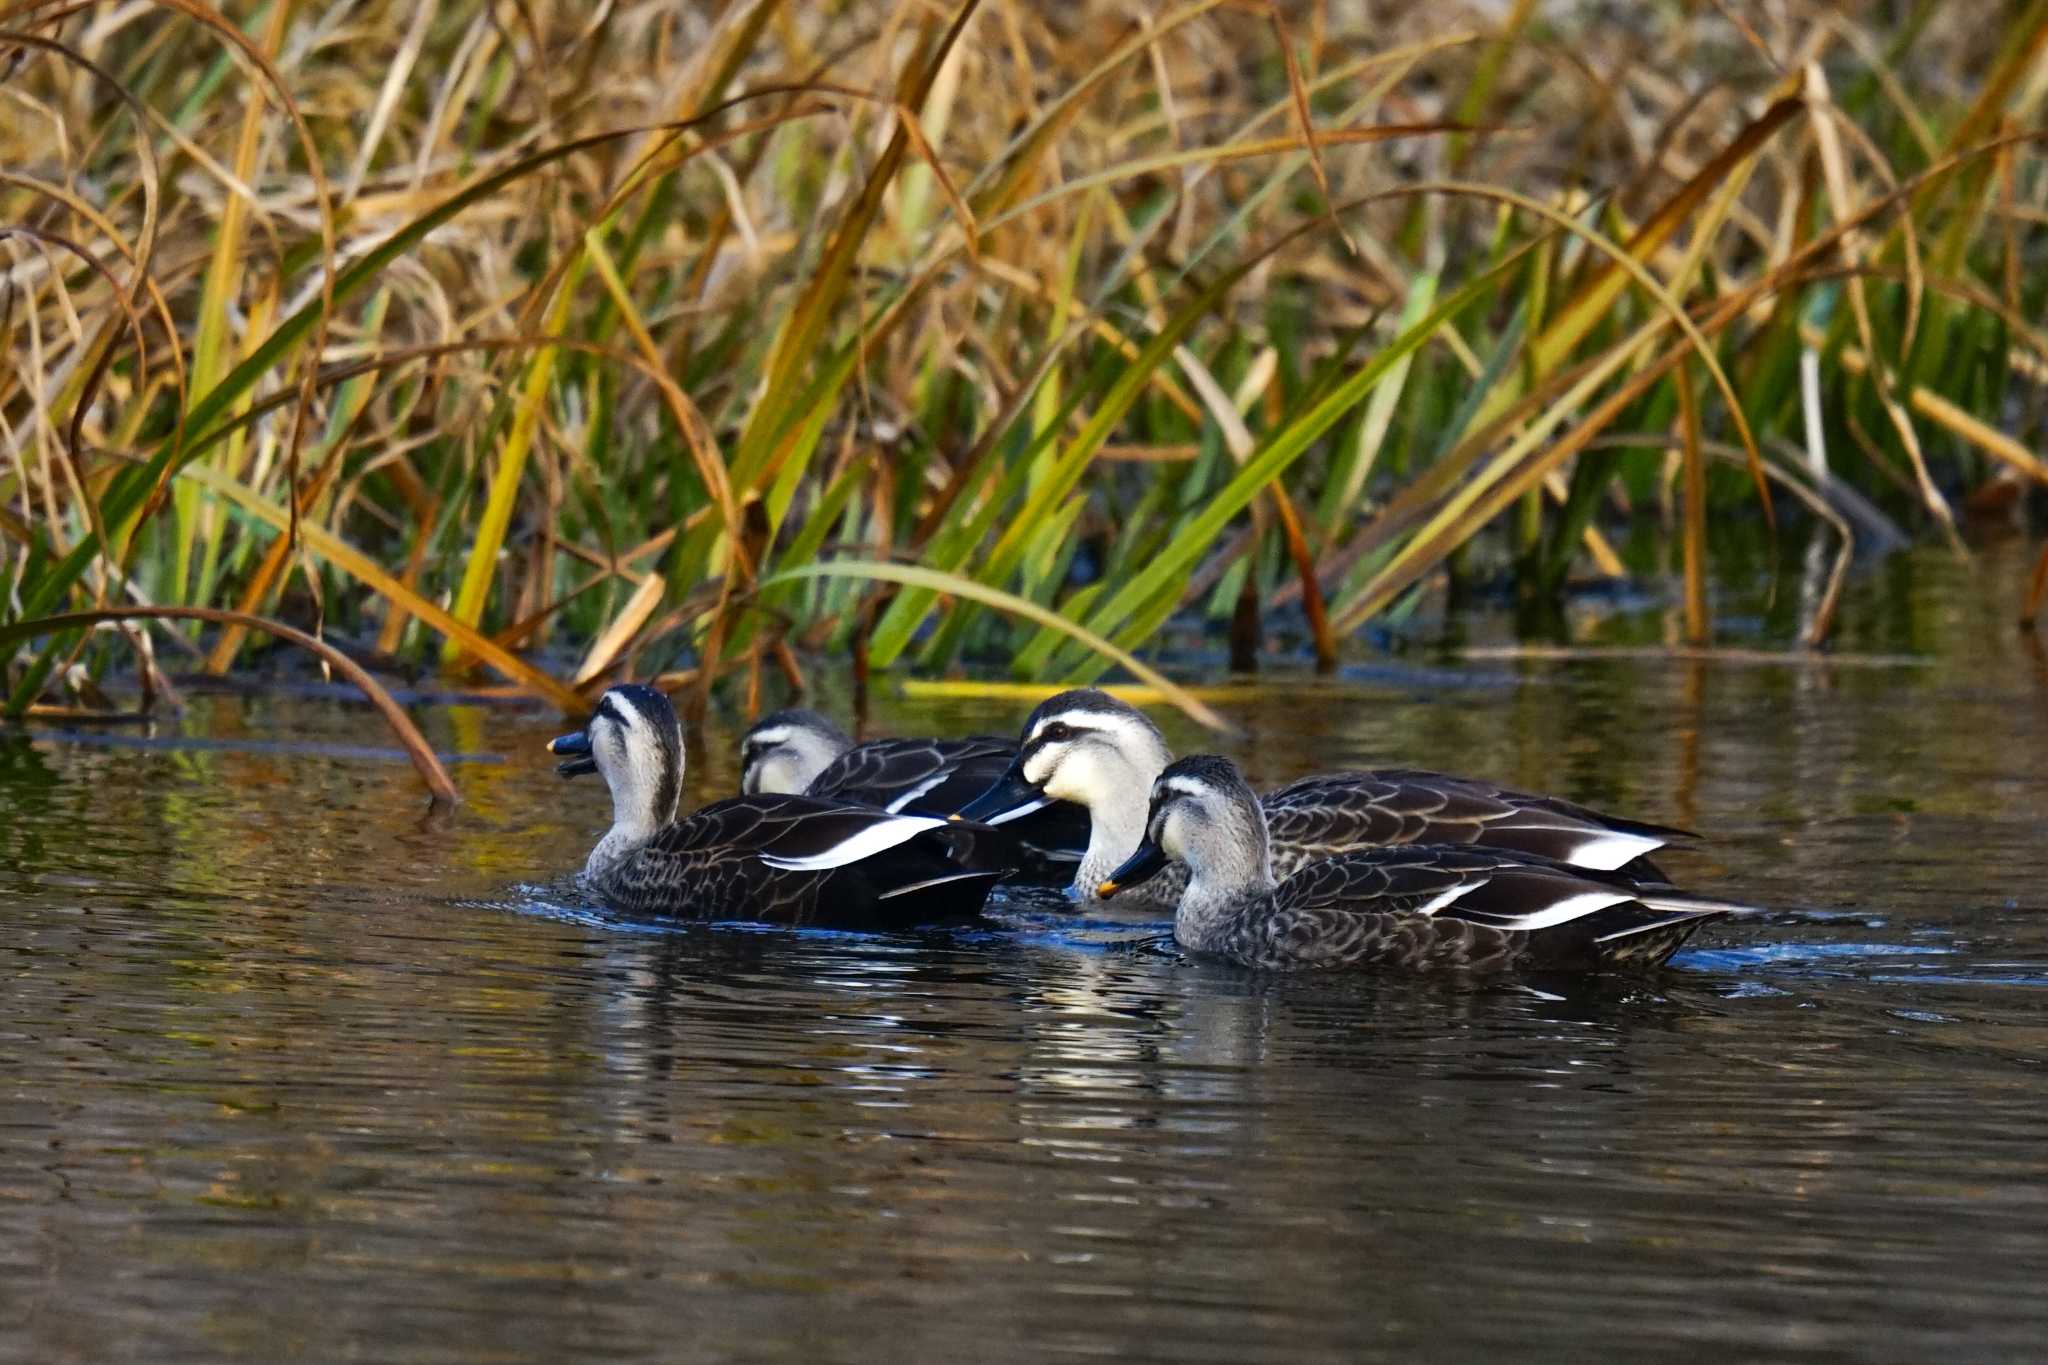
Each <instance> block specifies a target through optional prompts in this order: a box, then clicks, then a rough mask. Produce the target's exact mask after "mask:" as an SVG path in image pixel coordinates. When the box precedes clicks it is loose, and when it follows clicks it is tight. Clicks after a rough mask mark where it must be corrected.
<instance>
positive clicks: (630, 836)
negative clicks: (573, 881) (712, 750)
mask: <svg viewBox="0 0 2048 1365" xmlns="http://www.w3.org/2000/svg"><path fill="white" fill-rule="evenodd" d="M600 767H601V769H602V770H603V771H604V778H605V784H606V785H607V786H609V787H610V788H611V793H612V827H611V828H610V829H608V830H606V831H605V836H604V838H602V839H600V840H598V841H597V847H596V848H594V849H592V850H590V860H589V861H588V862H586V863H584V865H583V871H584V874H585V875H586V876H589V877H591V878H594V879H596V878H603V877H605V876H607V875H608V874H610V873H612V872H615V871H617V870H618V868H619V867H620V865H621V864H623V863H625V862H626V861H627V860H628V859H629V858H631V857H632V856H633V855H634V854H636V853H638V852H639V851H640V850H641V849H642V848H644V847H646V846H647V843H648V841H649V840H651V839H652V838H654V836H655V835H657V834H659V833H660V832H661V831H662V829H663V827H664V826H667V825H672V824H674V823H675V819H676V811H677V809H678V806H679V804H680V803H681V800H682V788H683V751H682V743H681V740H680V737H677V738H676V739H675V740H674V741H673V742H672V744H647V745H636V746H633V747H631V748H629V749H627V750H626V751H625V753H624V755H623V762H620V763H617V764H612V765H607V764H603V763H601V764H600Z"/></svg>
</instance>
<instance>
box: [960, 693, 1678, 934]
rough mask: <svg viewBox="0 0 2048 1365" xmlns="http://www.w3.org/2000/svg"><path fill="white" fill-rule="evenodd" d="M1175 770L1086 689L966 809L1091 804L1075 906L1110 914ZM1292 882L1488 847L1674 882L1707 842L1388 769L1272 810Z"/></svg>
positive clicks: (1055, 712) (1308, 780) (1153, 741)
mask: <svg viewBox="0 0 2048 1365" xmlns="http://www.w3.org/2000/svg"><path fill="white" fill-rule="evenodd" d="M1172 762H1173V751H1172V750H1171V749H1170V748H1168V747H1167V744H1166V738H1165V736H1163V735H1162V734H1160V732H1159V727H1158V726H1156V725H1154V724H1153V723H1152V721H1151V719H1150V717H1148V716H1146V715H1145V713H1144V712H1142V711H1140V710H1139V709H1138V708H1137V707H1135V706H1132V705H1130V704H1129V703H1128V702H1125V701H1123V700H1121V699H1119V698H1117V697H1114V696H1111V695H1110V694H1109V693H1107V692H1103V691H1099V690H1097V689H1094V688H1080V689H1076V690H1074V691H1068V692H1061V693H1059V694H1058V695H1056V696H1052V697H1048V698H1047V699H1046V700H1044V701H1043V702H1041V703H1039V705H1038V706H1037V707H1036V708H1035V709H1034V710H1033V711H1032V712H1031V715H1030V717H1029V718H1028V719H1027V720H1026V721H1025V722H1024V729H1023V732H1022V734H1021V736H1020V738H1019V741H1018V747H1017V757H1016V759H1015V760H1014V761H1013V762H1012V763H1011V764H1010V766H1009V768H1008V770H1007V771H1005V772H1004V773H1003V775H1002V777H1001V778H1000V779H999V780H998V781H997V782H996V783H995V785H994V786H992V787H990V788H989V789H988V790H987V791H986V792H984V793H982V794H981V795H980V796H979V797H977V798H975V799H974V800H973V801H970V802H968V803H967V804H966V805H965V806H963V807H961V809H960V811H959V815H960V817H961V819H962V820H970V821H972V820H979V821H983V822H994V821H997V820H1000V819H1002V818H1003V817H1004V815H1005V813H1006V812H1008V811H1011V810H1015V809H1019V808H1021V807H1023V806H1025V805H1027V804H1029V803H1031V802H1035V801H1040V800H1043V799H1045V798H1046V797H1048V796H1050V797H1057V798H1060V799H1062V800H1065V801H1071V802H1074V803H1075V804H1077V805H1081V806H1085V807H1086V808H1087V810H1088V816H1089V821H1090V828H1089V835H1088V845H1087V848H1086V850H1085V851H1084V852H1083V854H1082V856H1081V860H1080V862H1079V864H1078V865H1077V867H1076V869H1075V874H1074V880H1073V882H1072V883H1071V885H1070V886H1069V888H1068V892H1067V894H1068V897H1069V899H1071V900H1075V901H1078V902H1081V903H1082V904H1083V905H1099V903H1100V901H1101V897H1100V895H1099V894H1098V891H1097V888H1098V887H1099V886H1100V885H1101V883H1102V882H1103V881H1104V880H1105V879H1106V878H1107V877H1108V875H1109V872H1110V870H1111V869H1112V868H1114V867H1116V866H1118V865H1119V864H1121V863H1122V862H1123V861H1124V860H1125V859H1126V858H1128V857H1129V856H1130V854H1131V850H1132V849H1134V848H1136V847H1137V846H1138V842H1139V840H1140V839H1141V838H1142V837H1143V836H1144V832H1145V793H1146V792H1148V791H1150V790H1151V788H1152V785H1153V783H1154V782H1155V781H1157V779H1158V777H1159V775H1160V774H1161V773H1162V772H1164V771H1165V770H1166V768H1167V766H1168V765H1169V764H1170V763H1172ZM1261 805H1262V806H1263V808H1264V811H1265V818H1266V827H1267V831H1268V840H1269V845H1270V849H1271V854H1272V858H1273V866H1274V869H1275V871H1276V872H1277V873H1278V874H1279V875H1280V876H1281V877H1283V878H1284V877H1286V876H1288V875H1289V874H1291V873H1293V872H1295V871H1297V870H1299V869H1300V868H1301V867H1303V866H1305V865H1307V864H1308V863H1310V862H1313V861H1316V860H1318V859H1322V858H1328V857H1330V856H1332V855H1333V854H1337V853H1344V852H1349V851H1352V850H1356V849H1364V848H1383V847H1387V846H1390V845H1397V844H1412V843H1429V844H1475V845H1478V846H1480V847H1482V848H1491V849H1509V850H1514V851H1517V852H1523V853H1534V854H1539V855H1541V856H1543V857H1546V858H1551V859H1554V860H1556V861H1558V862H1560V863H1569V864H1571V865H1573V866H1575V867H1582V868H1587V869H1589V870H1593V871H1625V872H1626V873H1627V874H1628V875H1630V876H1631V877H1632V878H1634V879H1635V880H1637V881H1643V882H1664V881H1665V880H1666V879H1665V877H1664V874H1663V873H1662V871H1660V870H1659V869H1658V868H1657V866H1656V864H1654V863H1652V862H1651V861H1650V860H1649V857H1648V855H1649V854H1651V853H1653V852H1655V851H1656V850H1658V849H1660V848H1663V847H1665V846H1667V845H1672V844H1685V843H1690V842H1693V841H1696V840H1697V839H1698V837H1699V836H1698V835H1695V834H1692V833H1689V832H1688V831H1685V830H1681V829H1674V828H1671V827H1669V826H1665V825H1653V824H1648V823H1645V822H1643V821H1639V820H1625V819H1621V818H1619V817H1617V816H1612V815H1605V814H1602V813H1601V812H1599V811H1595V810H1590V809H1588V808H1587V807H1585V806H1581V805H1577V804H1574V803H1573V802H1570V801H1563V800H1559V799H1558V798H1556V797H1550V796H1536V795H1531V794H1530V793H1527V792H1519V791H1514V790H1512V789H1510V788H1507V787H1500V786H1496V785H1494V784H1493V783H1491V782H1483V781H1478V780H1475V779H1472V778H1465V777H1453V776H1449V775H1447V774H1444V773H1436V772H1428V771H1425V770H1423V769H1419V768H1377V769H1371V770H1359V771H1348V772H1334V773H1323V774H1318V775H1316V776H1313V777H1305V778H1302V779H1300V780H1299V781H1296V782H1293V783H1290V784H1288V785H1287V786H1284V787H1281V788H1279V789H1277V790H1275V791H1272V792H1268V793H1267V794H1266V795H1265V796H1264V797H1262V798H1261ZM1185 875H1186V874H1185V872H1184V870H1183V869H1181V868H1179V867H1177V866H1176V867H1174V868H1170V869H1168V870H1167V871H1166V872H1164V873H1162V874H1161V875H1160V876H1158V877H1155V878H1153V879H1152V880H1150V881H1148V882H1147V883H1145V884H1144V886H1142V887H1135V888H1133V889H1132V894H1131V896H1130V898H1129V899H1130V901H1131V902H1132V903H1133V905H1134V906H1135V907H1136V908H1140V909H1151V910H1156V911H1168V910H1171V909H1172V908H1173V906H1174V905H1175V904H1176V903H1177V902H1178V901H1179V898H1180V892H1181V888H1182V886H1183V884H1184V880H1185Z"/></svg>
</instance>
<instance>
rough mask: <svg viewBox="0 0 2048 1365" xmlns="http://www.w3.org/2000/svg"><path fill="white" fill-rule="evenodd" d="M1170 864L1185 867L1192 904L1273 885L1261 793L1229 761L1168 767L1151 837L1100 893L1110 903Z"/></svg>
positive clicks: (1206, 757)
mask: <svg viewBox="0 0 2048 1365" xmlns="http://www.w3.org/2000/svg"><path fill="white" fill-rule="evenodd" d="M1169 862H1179V863H1185V864H1186V865H1187V869H1188V893H1187V898H1186V899H1187V900H1191V901H1200V900H1205V899H1212V898H1221V897H1229V896H1235V895H1238V894H1241V893H1243V892H1246V891H1255V890H1261V889H1264V888H1266V887H1269V886H1271V885H1272V882H1273V871H1272V858H1271V853H1270V850H1269V846H1268V843H1267V837H1266V817H1265V813H1264V812H1263V811H1262V810H1261V809H1260V807H1259V797H1258V793H1256V792H1254V791H1253V790H1252V789H1251V786H1250V784H1249V783H1247V782H1246V781H1245V780H1244V775H1243V774H1242V773H1240V772H1239V771H1238V770H1237V765H1236V764H1234V763H1232V762H1231V761H1230V760H1229V759H1227V758H1218V757H1217V756H1215V755H1214V754H1196V755H1193V756H1191V757H1188V758H1183V759H1181V760H1179V761H1178V762H1175V763H1172V764H1169V765H1168V766H1167V768H1166V770H1165V771H1164V772H1162V773H1160V774H1159V779H1158V780H1157V781H1156V782H1154V783H1153V784H1152V802H1151V808H1150V809H1149V810H1148V811H1147V813H1146V817H1145V837H1144V838H1143V839H1142V840H1141V841H1139V844H1138V846H1137V848H1135V849H1134V850H1132V852H1131V855H1130V857H1129V858H1127V859H1126V860H1125V861H1124V862H1123V863H1122V864H1120V865H1119V866H1118V867H1117V868H1116V870H1115V871H1113V872H1111V873H1110V874H1109V876H1108V877H1106V878H1104V879H1103V881H1102V882H1101V884H1100V885H1099V886H1097V887H1096V888H1095V893H1096V894H1097V895H1098V896H1100V897H1102V898H1103V899H1104V900H1107V899H1109V898H1110V897H1112V896H1114V895H1116V894H1117V893H1118V892H1119V891H1123V890H1125V889H1126V888H1128V887H1132V886H1137V885H1139V884H1141V883H1142V882H1144V881H1146V880H1147V879H1149V878H1151V877H1153V876H1155V875H1157V874H1158V873H1159V872H1160V871H1162V870H1163V869H1164V868H1165V867H1166V865H1167V864H1168V863H1169ZM1184 903H1185V902H1184Z"/></svg>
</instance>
